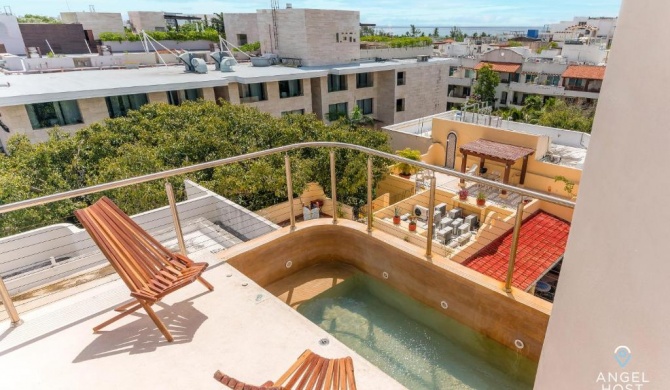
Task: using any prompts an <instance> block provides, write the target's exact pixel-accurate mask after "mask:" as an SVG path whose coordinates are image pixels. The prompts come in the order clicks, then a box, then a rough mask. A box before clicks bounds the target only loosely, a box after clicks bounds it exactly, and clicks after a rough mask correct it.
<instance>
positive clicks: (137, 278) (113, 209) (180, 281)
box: [74, 197, 214, 341]
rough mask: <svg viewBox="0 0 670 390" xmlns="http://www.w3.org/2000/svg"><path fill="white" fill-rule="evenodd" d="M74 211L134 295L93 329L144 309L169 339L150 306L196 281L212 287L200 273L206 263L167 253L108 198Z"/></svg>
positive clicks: (95, 329)
mask: <svg viewBox="0 0 670 390" xmlns="http://www.w3.org/2000/svg"><path fill="white" fill-rule="evenodd" d="M74 214H75V215H76V216H77V219H79V221H80V222H81V224H82V225H83V226H84V228H85V229H86V230H87V231H88V233H89V234H90V235H91V238H92V239H93V241H95V243H96V244H97V245H98V247H100V250H101V251H102V253H103V254H104V255H105V257H107V260H109V262H110V263H111V264H112V266H113V267H114V269H115V270H116V272H117V273H118V274H119V276H121V279H123V281H124V282H125V283H126V285H127V286H128V288H129V289H130V295H131V296H132V297H133V298H135V300H134V301H131V302H129V303H125V304H123V305H121V306H119V307H117V308H116V309H115V310H116V311H120V312H121V314H118V315H117V316H115V317H114V318H111V319H109V320H107V321H105V322H103V323H102V324H100V325H98V326H96V327H95V328H93V331H94V332H97V331H99V330H100V329H102V328H104V327H105V326H107V325H109V324H111V323H113V322H115V321H117V320H119V319H121V318H123V317H125V316H127V315H128V314H130V313H133V312H135V311H137V310H138V309H140V308H144V310H145V311H146V312H147V314H148V315H149V317H151V319H152V320H153V321H154V323H155V324H156V326H157V327H158V329H159V330H160V331H161V333H163V335H164V336H165V338H166V339H167V340H168V341H172V340H173V337H172V335H171V334H170V332H169V331H168V329H167V328H166V327H165V325H163V323H162V322H161V320H160V319H159V318H158V316H156V313H154V311H153V310H152V309H151V305H153V304H154V303H156V302H158V301H160V300H161V298H163V297H164V296H166V295H168V294H169V293H171V292H173V291H175V290H178V289H180V288H181V287H184V286H186V285H187V284H190V283H192V282H194V281H196V280H198V281H199V282H200V283H202V284H203V285H205V287H207V288H208V289H209V291H212V290H214V287H212V285H211V284H209V283H208V282H207V281H206V280H205V279H203V278H202V277H201V276H200V275H201V274H202V272H203V271H204V270H205V268H207V265H208V264H207V263H194V262H193V261H191V260H190V259H189V258H188V257H186V256H183V255H181V254H179V253H172V252H170V251H169V250H167V249H166V248H165V247H164V246H163V245H161V244H160V242H158V241H157V240H156V239H154V238H153V237H151V236H150V235H149V234H148V233H147V232H146V231H145V230H144V229H142V228H141V227H140V226H139V225H138V224H136V223H135V221H133V220H132V219H130V218H129V217H128V216H127V215H126V214H125V213H124V212H123V211H121V209H119V208H118V207H117V206H116V205H115V204H114V203H113V202H112V201H111V200H109V199H108V198H107V197H103V198H101V199H100V200H98V201H97V202H96V203H95V204H93V205H92V206H89V207H87V208H85V209H82V210H77V211H75V212H74Z"/></svg>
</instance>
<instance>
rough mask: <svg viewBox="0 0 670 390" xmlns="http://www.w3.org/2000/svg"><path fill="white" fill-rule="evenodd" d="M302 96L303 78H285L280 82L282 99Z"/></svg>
mask: <svg viewBox="0 0 670 390" xmlns="http://www.w3.org/2000/svg"><path fill="white" fill-rule="evenodd" d="M295 96H302V80H285V81H280V82H279V97H280V98H281V99H284V98H290V97H295Z"/></svg>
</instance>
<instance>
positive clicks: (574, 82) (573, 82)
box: [568, 79, 582, 87]
mask: <svg viewBox="0 0 670 390" xmlns="http://www.w3.org/2000/svg"><path fill="white" fill-rule="evenodd" d="M568 85H569V86H571V87H581V86H582V79H568Z"/></svg>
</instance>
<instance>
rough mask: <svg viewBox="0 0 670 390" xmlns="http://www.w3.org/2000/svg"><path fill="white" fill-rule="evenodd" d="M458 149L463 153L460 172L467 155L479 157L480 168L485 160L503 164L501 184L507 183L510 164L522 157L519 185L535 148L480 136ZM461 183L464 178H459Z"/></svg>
mask: <svg viewBox="0 0 670 390" xmlns="http://www.w3.org/2000/svg"><path fill="white" fill-rule="evenodd" d="M460 151H461V154H463V160H462V161H461V172H462V173H465V168H466V166H467V160H468V156H474V157H479V164H480V165H479V167H480V169H481V168H484V164H485V163H486V160H492V161H496V162H499V163H502V164H505V174H504V176H503V184H508V183H509V174H510V171H511V170H512V165H514V163H515V162H516V161H517V160H519V159H523V165H522V166H521V177H520V178H519V185H523V183H524V181H525V180H526V169H527V168H528V156H530V155H532V154H533V153H535V149H531V148H525V147H523V146H516V145H510V144H504V143H501V142H495V141H489V140H486V139H482V138H480V139H478V140H476V141H472V142H469V143H467V144H465V145H463V146H461V148H460ZM461 184H465V180H464V179H461ZM506 193H507V191H505V190H503V191H502V194H506Z"/></svg>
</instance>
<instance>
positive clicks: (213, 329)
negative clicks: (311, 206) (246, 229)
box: [0, 244, 403, 389]
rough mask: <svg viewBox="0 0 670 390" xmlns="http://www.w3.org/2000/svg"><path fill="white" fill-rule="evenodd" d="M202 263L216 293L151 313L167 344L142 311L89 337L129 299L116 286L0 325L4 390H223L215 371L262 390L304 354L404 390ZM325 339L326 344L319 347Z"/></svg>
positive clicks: (192, 295) (256, 291) (370, 384)
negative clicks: (170, 338)
mask: <svg viewBox="0 0 670 390" xmlns="http://www.w3.org/2000/svg"><path fill="white" fill-rule="evenodd" d="M242 245H244V244H242ZM202 256H204V257H205V259H204V260H207V261H209V262H210V269H209V270H208V271H207V272H206V273H205V275H204V276H205V277H206V278H207V279H208V280H209V281H210V282H211V283H212V284H213V285H214V286H215V290H214V291H213V292H208V291H207V290H206V289H205V288H204V287H203V286H202V285H200V284H197V283H195V284H192V285H190V286H188V287H186V288H183V289H181V290H179V291H177V292H175V293H174V294H172V295H169V296H168V297H167V298H166V299H165V300H164V302H161V303H159V304H157V305H156V306H154V308H155V310H156V311H157V314H158V316H159V317H160V318H161V319H162V320H163V321H164V322H165V323H166V325H167V326H168V328H169V329H170V331H171V332H172V334H173V335H174V336H175V341H174V342H173V343H168V342H166V341H165V339H164V338H163V337H162V335H161V333H160V332H159V331H158V330H157V329H156V328H155V326H154V324H153V323H152V322H151V321H150V319H149V318H148V317H147V316H146V314H144V313H143V312H142V311H139V312H137V313H136V314H133V315H130V316H128V317H126V318H124V319H122V320H120V321H118V322H116V323H114V324H112V325H110V326H109V327H108V328H106V329H105V330H104V331H102V332H101V333H100V334H93V333H92V331H91V328H92V327H93V326H95V325H97V324H98V323H100V322H102V321H104V320H106V319H108V318H110V317H112V316H113V312H110V309H111V308H113V307H115V306H116V305H118V304H120V303H122V302H123V301H125V300H126V299H127V298H128V290H127V289H126V287H125V286H124V285H123V283H122V282H121V281H120V280H118V279H113V280H111V281H108V282H107V283H103V284H99V285H97V286H95V287H93V288H90V289H87V290H84V291H81V292H80V293H78V294H76V295H72V296H69V297H65V298H63V299H60V300H59V301H56V302H53V303H50V304H48V305H45V306H42V307H40V308H37V309H35V310H32V311H30V312H27V313H22V318H23V319H24V321H25V323H24V324H23V325H21V326H19V327H17V328H10V327H9V323H8V321H3V322H0V332H1V333H0V367H2V374H3V375H2V388H3V389H38V388H50V389H139V388H143V389H222V388H223V386H222V385H221V384H218V383H216V382H215V381H214V380H213V379H212V375H213V373H214V371H216V370H217V369H220V370H222V371H224V372H226V373H227V374H229V375H232V376H235V377H237V378H239V379H241V380H244V381H247V382H250V383H258V384H260V383H263V382H265V381H266V380H276V379H277V378H278V377H279V376H280V375H281V374H282V373H283V372H284V371H285V370H286V369H287V368H288V367H289V366H290V365H291V363H293V361H295V359H296V358H297V357H298V356H299V355H300V354H301V353H302V352H303V351H304V350H305V349H307V348H309V349H311V350H313V351H314V352H316V353H318V354H320V355H323V356H325V357H341V356H346V355H349V356H352V358H353V360H354V368H355V372H356V380H357V384H358V387H359V388H360V389H402V388H403V387H402V386H401V385H400V384H398V383H397V382H396V381H395V380H393V379H392V378H390V377H388V376H387V375H386V374H384V373H383V372H381V371H380V370H379V369H378V368H376V367H375V366H373V365H371V364H370V363H368V362H367V361H366V360H364V359H363V358H361V357H360V356H358V355H357V354H356V353H355V352H353V351H351V350H349V349H348V348H347V347H345V346H344V345H343V344H341V343H340V342H338V341H337V340H336V339H334V338H332V337H331V336H330V335H328V334H327V333H326V332H325V331H323V330H321V329H320V328H319V327H317V326H316V325H314V324H312V323H311V322H310V321H308V320H307V319H305V318H304V317H302V316H301V315H300V314H298V313H297V312H295V311H294V310H293V309H291V308H290V307H289V306H288V305H286V304H285V303H284V302H282V301H281V300H279V299H277V298H276V297H274V296H273V295H271V294H269V293H268V292H267V291H265V290H263V289H262V288H260V287H259V286H258V285H256V284H255V283H254V282H253V281H251V280H250V279H249V278H247V277H245V276H244V275H242V274H241V273H239V272H238V271H237V270H236V269H234V268H233V267H231V266H229V265H227V264H226V263H225V262H220V261H218V260H216V259H215V258H214V257H213V255H212V254H211V253H204V254H202ZM192 257H194V258H200V259H202V257H201V256H192ZM322 338H328V339H329V340H330V344H329V345H328V346H325V347H324V346H321V345H320V344H319V342H318V341H319V340H320V339H322Z"/></svg>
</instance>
